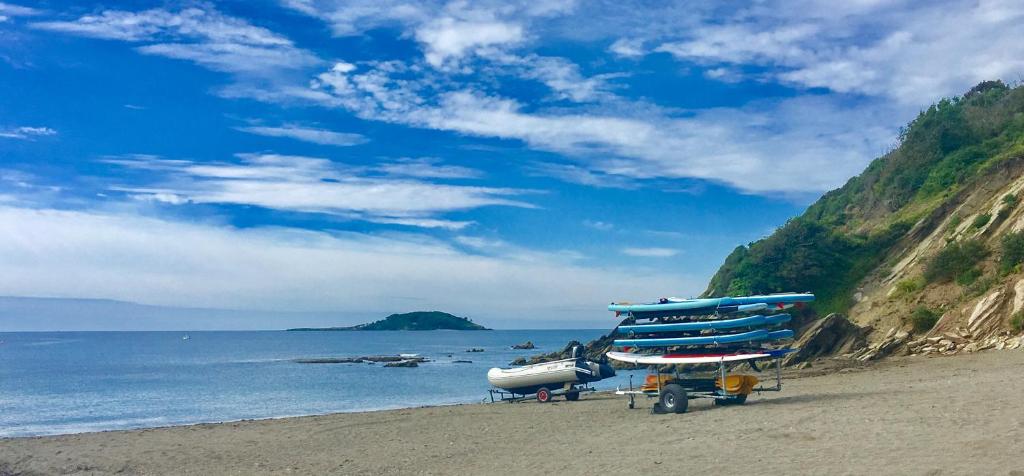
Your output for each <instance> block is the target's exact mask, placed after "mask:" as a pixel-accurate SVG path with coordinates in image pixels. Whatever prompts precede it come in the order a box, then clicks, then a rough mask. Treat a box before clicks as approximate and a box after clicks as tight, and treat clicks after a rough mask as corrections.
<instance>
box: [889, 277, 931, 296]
mask: <svg viewBox="0 0 1024 476" xmlns="http://www.w3.org/2000/svg"><path fill="white" fill-rule="evenodd" d="M921 289H924V278H921V277H916V278H907V279H904V280H902V281H899V282H898V283H896V291H894V292H893V296H892V297H894V298H904V297H910V296H913V295H914V294H916V293H917V292H918V291H920V290H921Z"/></svg>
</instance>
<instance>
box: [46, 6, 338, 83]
mask: <svg viewBox="0 0 1024 476" xmlns="http://www.w3.org/2000/svg"><path fill="white" fill-rule="evenodd" d="M32 26H33V27H34V28H38V29H43V30H48V31H56V32H62V33H68V34H73V35H80V36H88V37H93V38H103V39H109V40H121V41H128V42H133V43H148V44H146V45H142V46H139V47H138V50H139V51H140V52H142V53H144V54H152V55H160V56H167V57H170V58H176V59H183V60H189V61H193V62H195V63H198V64H200V65H203V66H205V67H207V68H210V69H213V70H217V71H226V72H233V73H249V74H254V73H257V74H259V73H269V72H273V71H276V70H279V69H282V68H284V69H294V68H301V67H306V66H312V65H315V64H317V63H318V62H319V59H318V58H317V57H316V56H315V55H313V54H312V53H310V52H308V51H305V50H303V49H300V48H297V47H295V46H294V44H293V43H292V42H291V41H290V40H289V39H287V38H285V37H284V36H281V35H279V34H277V33H274V32H272V31H270V30H268V29H266V28H262V27H258V26H254V25H251V24H249V23H248V22H246V21H244V20H241V19H238V18H234V17H229V16H226V15H223V14H221V13H220V12H218V11H216V10H215V9H213V7H211V6H202V7H190V8H185V9H182V10H179V11H169V10H165V9H151V10H144V11H139V12H130V11H123V10H106V11H103V12H102V13H100V14H96V15H85V16H83V17H81V18H78V19H77V20H74V21H45V22H36V23H33V24H32Z"/></svg>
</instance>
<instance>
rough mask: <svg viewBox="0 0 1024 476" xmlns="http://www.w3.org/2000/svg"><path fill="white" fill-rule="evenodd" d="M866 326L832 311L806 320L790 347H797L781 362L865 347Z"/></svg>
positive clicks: (798, 361) (785, 362)
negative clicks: (798, 335) (812, 319)
mask: <svg viewBox="0 0 1024 476" xmlns="http://www.w3.org/2000/svg"><path fill="white" fill-rule="evenodd" d="M866 333H867V329H865V328H862V327H859V326H857V325H856V324H854V323H852V322H850V321H849V320H847V319H846V317H845V316H843V315H842V314H836V313H832V314H829V315H828V316H825V318H824V319H819V320H817V321H814V322H812V323H811V324H809V325H808V326H807V327H806V328H805V329H803V331H802V332H800V337H799V338H798V339H797V340H796V342H794V343H793V345H792V347H793V348H796V349H799V350H798V351H796V352H793V353H791V354H789V355H787V356H786V357H785V358H784V359H783V360H782V365H787V366H788V365H794V364H798V363H801V362H806V361H808V360H812V359H814V358H817V357H823V356H827V355H837V354H847V353H850V352H854V351H856V350H859V349H862V348H864V346H866V345H867V340H866V339H865V338H864V335H865V334H866Z"/></svg>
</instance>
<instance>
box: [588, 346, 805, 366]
mask: <svg viewBox="0 0 1024 476" xmlns="http://www.w3.org/2000/svg"><path fill="white" fill-rule="evenodd" d="M794 351H796V349H780V350H768V351H764V352H756V353H748V354H738V353H733V354H664V355H642V354H635V353H632V352H608V353H607V354H605V355H607V356H608V358H609V359H612V360H617V361H619V362H626V363H630V364H640V365H670V364H717V363H719V362H740V361H744V360H754V359H766V358H773V357H781V356H783V355H785V354H788V353H790V352H794Z"/></svg>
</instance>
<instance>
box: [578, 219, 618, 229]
mask: <svg viewBox="0 0 1024 476" xmlns="http://www.w3.org/2000/svg"><path fill="white" fill-rule="evenodd" d="M583 226H585V227H587V228H593V229H595V230H600V231H611V230H614V229H615V224H614V223H608V222H604V221H598V220H583Z"/></svg>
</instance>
